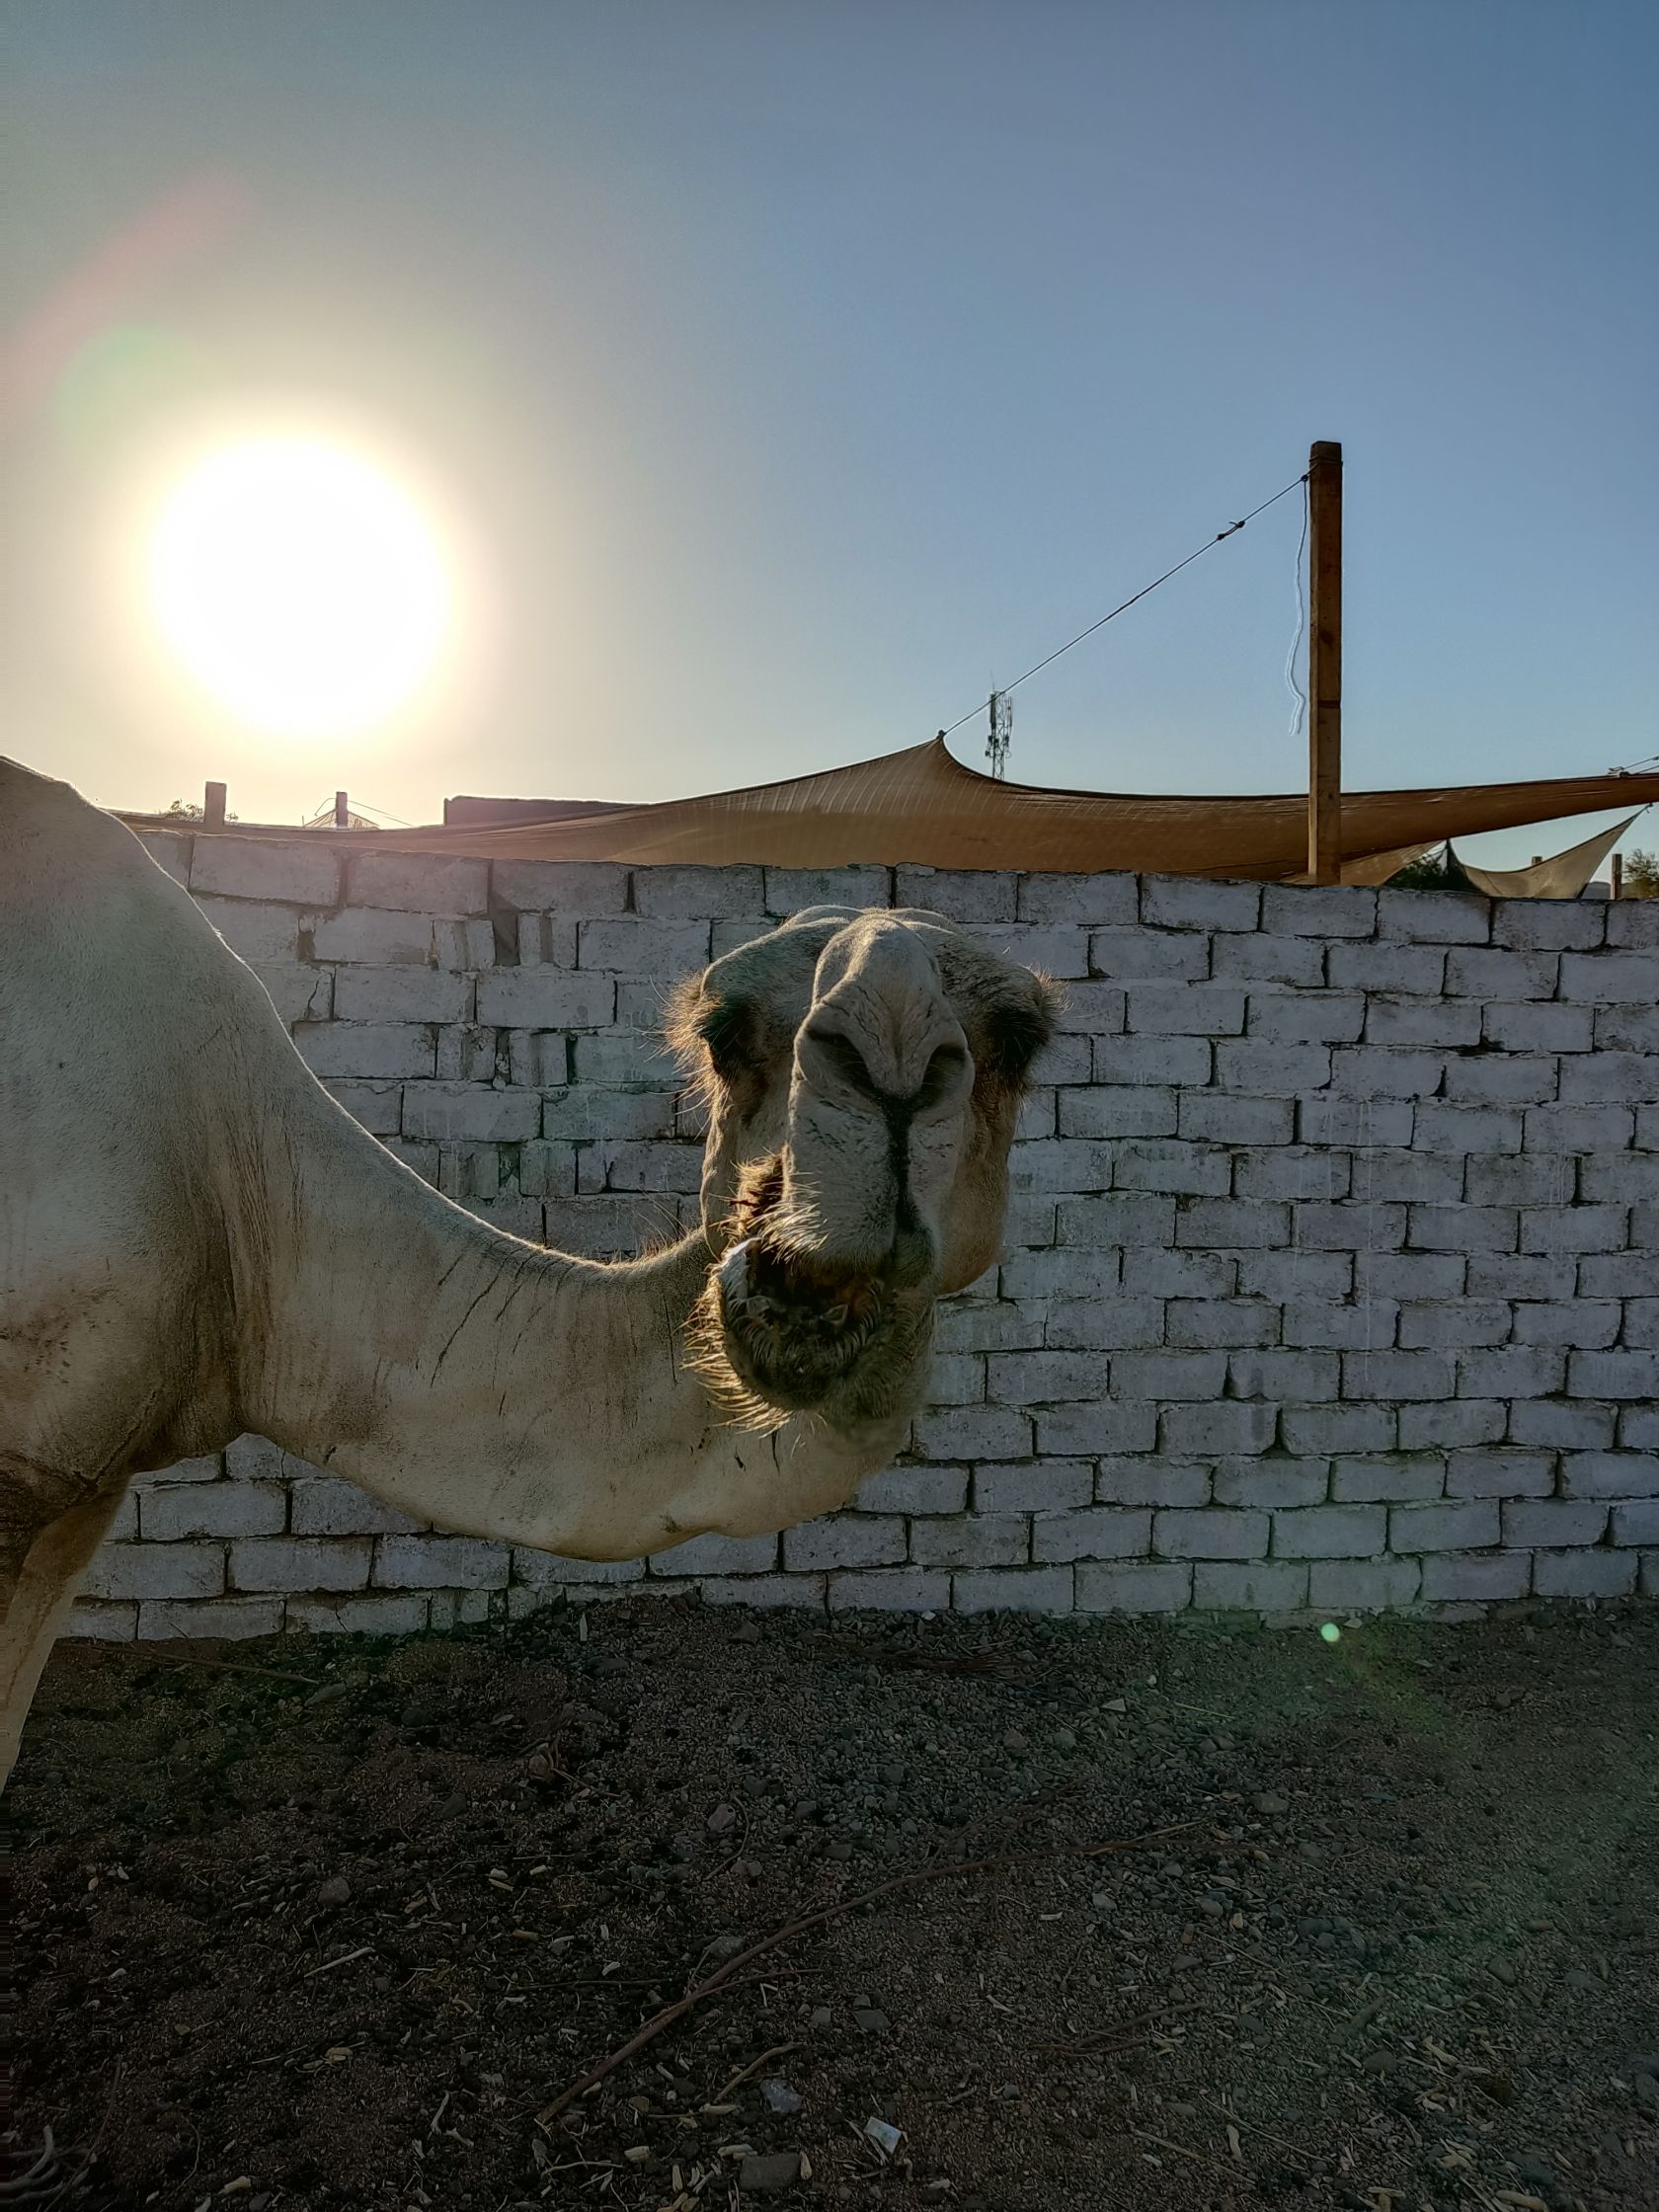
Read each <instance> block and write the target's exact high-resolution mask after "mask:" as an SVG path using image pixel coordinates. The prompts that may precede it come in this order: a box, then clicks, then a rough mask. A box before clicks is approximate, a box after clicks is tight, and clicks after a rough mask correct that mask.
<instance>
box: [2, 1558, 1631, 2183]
mask: <svg viewBox="0 0 1659 2212" xmlns="http://www.w3.org/2000/svg"><path fill="white" fill-rule="evenodd" d="M1656 1694H1659V1609H1654V1608H1648V1609H1646V1610H1645V1611H1640V1610H1632V1611H1625V1612H1619V1611H1603V1612H1602V1613H1600V1614H1598V1615H1592V1614H1588V1613H1584V1612H1577V1611H1558V1612H1552V1613H1540V1614H1538V1615H1537V1616H1536V1617H1534V1618H1531V1619H1527V1618H1517V1619H1510V1620H1489V1621H1487V1622H1485V1623H1482V1624H1480V1625H1476V1626H1462V1627H1449V1626H1438V1625H1434V1626H1431V1625H1428V1624H1424V1623H1413V1622H1404V1621H1397V1620H1396V1621H1377V1622H1371V1623H1367V1624H1363V1625H1360V1624H1349V1625H1348V1626H1347V1627H1346V1628H1344V1630H1343V1632H1342V1634H1341V1636H1340V1640H1337V1641H1334V1642H1331V1641H1325V1640H1323V1639H1322V1638H1321V1637H1320V1636H1319V1635H1318V1634H1317V1633H1316V1632H1315V1631H1314V1630H1313V1629H1311V1628H1298V1629H1289V1628H1284V1627H1280V1628H1274V1629H1257V1628H1253V1627H1251V1628H1242V1627H1237V1626H1227V1625H1225V1624H1219V1623H1216V1622H1213V1621H1209V1622H1206V1621H1196V1620H1195V1621H1193V1622H1191V1623H1188V1624H1181V1625H1172V1624H1170V1623H1167V1622H1146V1621H1135V1620H1100V1621H1094V1622H1089V1623H1080V1622H1071V1621H1065V1622H1056V1621H1044V1620H1016V1619H1009V1618H1006V1617H1003V1618H997V1619H994V1620H932V1621H902V1620H890V1619H889V1620H874V1619H870V1618H861V1619H857V1620H840V1621H837V1622H836V1623H835V1625H834V1628H833V1632H832V1633H827V1632H826V1629H825V1625H824V1623H823V1622H822V1620H816V1619H810V1618H806V1617H797V1616H786V1615H781V1614H768V1615H762V1616H758V1617H740V1616H738V1615H735V1614H733V1613H731V1612H726V1611H716V1610H713V1609H708V1608H703V1607H700V1606H696V1605H692V1604H689V1603H686V1602H684V1601H678V1600H675V1601H667V1600H661V1599H659V1600H644V1601H633V1602H630V1603H627V1604H617V1605H609V1606H603V1607H596V1608H593V1610H592V1611H591V1612H589V1613H588V1614H587V1616H586V1617H585V1619H584V1617H583V1616H581V1615H579V1614H577V1613H575V1612H572V1611H563V1610H562V1611H559V1612H555V1613H553V1614H549V1615H544V1616H542V1617H540V1618H538V1619H536V1620H530V1621H527V1622H523V1623H521V1624H518V1625H516V1626H514V1627H512V1628H492V1629H479V1630H476V1631H469V1632H462V1633H459V1634H452V1635H449V1636H434V1637H422V1638H414V1639H411V1640H409V1641H406V1642H401V1643H378V1644H373V1643H360V1642H345V1641H342V1640H337V1639H327V1640H322V1639H319V1640H317V1641H298V1640H296V1639H294V1638H292V1637H290V1638H287V1639H285V1640H282V1641H280V1642H276V1641H274V1642H270V1643H263V1644H261V1643H248V1644H237V1645H227V1646H202V1645H173V1646H162V1645H142V1646H125V1647H120V1648H112V1647H93V1646H69V1647H65V1648H63V1649H61V1650H60V1651H59V1652H58V1654H57V1655H56V1656H55V1658H54V1660H53V1662H52V1666H51V1668H50V1671H49V1673H48V1676H47V1679H46V1682H45V1685H44V1687H43V1689H42V1692H41V1695H40V1700H39V1703H38V1706H37V1709H36V1713H35V1717H34V1720H33V1721H32V1723H31V1726H30V1730H29V1734H28V1739H27V1743H26V1748H25V1755H24V1759H23V1762H22V1765H21V1767H20V1769H19V1772H18V1776H17V1779H16V1783H15V1789H14V1794H13V1795H12V1797H11V1799H10V1800H9V1809H10V1812H11V1814H12V1817H13V1820H14V1822H15V1856H14V1859H13V1874H14V1880H15V1887H16V1904H17V1912H18V1923H17V1925H18V1945H17V1953H18V1960H19V1998H18V2002H17V2004H16V2006H15V2008H14V2021H15V2024H16V2027H17V2030H18V2042H17V2050H18V2091H17V2101H16V2106H15V2110H14V2114H13V2118H14V2121H15V2128H14V2132H13V2134H12V2136H11V2138H10V2140H9V2143H8V2145H7V2149H6V2157H7V2159H8V2161H9V2164H8V2166H7V2167H6V2169H5V2171H6V2172H7V2173H9V2174H10V2175H11V2176H12V2178H11V2179H10V2180H9V2181H7V2182H3V2183H0V2203H4V2204H6V2205H14V2204H15V2205H28V2206H30V2207H31V2212H37V2208H39V2207H41V2206H46V2205H52V2206H62V2207H64V2212H128V2208H132V2212H136V2208H138V2207H147V2206H155V2207H159V2208H160V2212H217V2208H219V2207H221V2206H222V2207H224V2208H225V2212H314V2208H315V2212H320V2208H323V2207H340V2206H347V2207H354V2208H356V2207H360V2208H362V2212H379V2208H381V2207H391V2206H403V2205H415V2206H420V2207H435V2208H437V2212H511V2208H514V2207H526V2206H537V2207H540V2206H545V2205H551V2206H573V2207H587V2206H593V2207H597V2208H599V2212H615V2208H618V2207H625V2208H627V2212H661V2208H672V2212H730V2208H732V2207H734V2206H736V2207H740V2208H742V2207H746V2206H748V2205H749V2204H750V2203H751V2202H754V2203H756V2204H759V2203H768V2204H769V2203H777V2204H779V2205H781V2206H798V2207H830V2206H842V2205H850V2206H855V2207H862V2206H871V2207H876V2206H879V2207H881V2208H882V2212H911V2208H915V2207H921V2206H930V2205H942V2206H946V2207H950V2208H952V2212H965V2208H978V2212H1114V2208H1117V2207H1135V2208H1138V2212H1145V2208H1150V2207H1158V2208H1160V2212H1168V2208H1187V2207H1193V2208H1207V2212H1210V2208H1213V2212H1244V2208H1247V2207H1248V2208H1252V2212H1253V2208H1256V2207H1262V2206H1270V2205H1271V2206H1277V2207H1284V2206H1287V2205H1288V2206H1306V2207H1309V2208H1317V2207H1324V2206H1351V2207H1357V2208H1361V2212H1418V2208H1419V2207H1434V2208H1436V2212H1439V2208H1441V2207H1448V2208H1450V2207H1459V2208H1462V2207H1481V2208H1484V2212H1493V2208H1497V2207H1501V2208H1502V2212H1543V2208H1549V2212H1557V2208H1567V2207H1584V2208H1597V2212H1601V2208H1606V2212H1615V2208H1617V2212H1636V2208H1641V2207H1655V2206H1659V1695H1656ZM985 1860H991V1861H993V1862H994V1863H992V1864H990V1865H983V1864H982V1865H979V1866H978V1870H970V1869H971V1868H972V1867H974V1866H975V1864H976V1863H977V1862H981V1861H985ZM911 1876H919V1877H920V1878H919V1879H910V1878H909V1877H911ZM883 1883H888V1884H893V1885H894V1886H892V1887H890V1888H889V1889H888V1891H887V1893H886V1894H885V1895H882V1896H879V1897H878V1898H877V1899H876V1900H875V1901H874V1902H873V1903H870V1904H868V1905H863V1906H856V1907H855V1908H854V1909H852V1910H850V1911H845V1912H842V1911H839V1910H838V1908H840V1907H842V1906H846V1905H849V1904H850V1903H851V1901H853V1900H854V1899H856V1898H858V1897H859V1896H860V1895H861V1894H862V1893H865V1892H867V1891H870V1890H872V1889H876V1888H878V1886H879V1885H881V1884H883ZM820 1912H825V1913H827V1917H824V1918H822V1919H820V1920H819V1921H818V1922H817V1924H816V1925H813V1926H809V1927H807V1928H805V1929H803V1930H801V1931H800V1932H799V1933H796V1934H794V1935H791V1936H788V1937H787V1938H786V1939H784V1940H781V1941H778V1942H775V1943H774V1944H772V1945H771V1947H769V1948H767V1949H764V1950H756V1949H755V1948H754V1946H756V1945H757V1944H759V1943H760V1942H761V1941H762V1939H763V1938H765V1937H766V1936H768V1935H771V1934H775V1933H776V1932H778V1931H780V1930H783V1929H785V1928H786V1927H788V1925H789V1924H791V1923H792V1922H796V1921H799V1920H802V1919H805V1918H807V1917H808V1916H810V1915H813V1914H815V1913H820ZM751 1953H752V1955H751ZM711 1981H712V1982H713V1984H714V1986H713V1987H712V1988H711V1989H710V1990H709V1991H708V1993H707V1994H706V1995H705V1996H703V1997H702V1998H701V1999H700V2001H698V2002H697V2003H696V2004H694V2005H693V2006H692V2007H691V2008H690V2009H689V2010H687V2011H685V2012H684V2013H682V2014H680V2015H678V2016H677V2017H674V2018H672V2019H671V2020H670V2021H669V2022H668V2024H666V2025H664V2026H662V2028H661V2032H659V2033H657V2034H655V2036H653V2037H651V2038H650V2039H648V2040H645V2041H644V2042H643V2043H642V2044H641V2046H640V2047H639V2048H638V2050H637V2051H636V2053H635V2054H634V2055H632V2056H630V2057H628V2058H626V2059H625V2060H624V2061H623V2063H621V2064H620V2065H617V2066H615V2067H614V2068H613V2069H612V2070H611V2071H610V2072H608V2073H607V2074H605V2075H604V2076H603V2078H602V2080H600V2081H599V2082H598V2083H597V2085H596V2086H594V2087H593V2088H592V2089H591V2090H590V2091H589V2092H588V2094H581V2086H582V2084H583V2083H584V2080H585V2078H586V2077H587V2076H588V2075H589V2074H590V2073H591V2072H592V2071H593V2070H594V2069H595V2068H597V2067H598V2066H599V2065H600V2064H601V2063H602V2062H603V2061H604V2060H605V2059H606V2057H607V2056H608V2055H609V2054H611V2053H613V2052H615V2051H617V2050H619V2049H620V2048H621V2047H622V2046H623V2045H624V2044H626V2043H627V2042H628V2040H629V2039H630V2038H631V2037H634V2036H635V2035H636V2034H637V2032H638V2031H639V2030H640V2029H641V2027H642V2025H644V2024H646V2023H649V2022H651V2021H653V2020H654V2019H656V2018H657V2017H658V2015H662V2014H663V2013H664V2012H665V2011H667V2010H669V2009H671V2008H672V2007H673V2006H674V2005H675V2004H676V2003H677V2002H678V2001H679V2000H680V1999H681V1998H682V1997H683V1996H684V1995H685V1994H686V1993H687V1992H688V1991H690V1990H693V1989H695V1988H697V1987H698V1986H699V1985H706V1984H708V1983H710V1982H711ZM573 2091H574V2092H577V2094H574V2095H573V2094H570V2093H572V2092H573ZM538 2115H540V2117H539V2119H538ZM48 2127H49V2129H50V2131H51V2146H52V2147H51V2149H50V2151H49V2153H48V2152H46V2151H45V2149H44V2134H43V2131H44V2130H45V2129H47V2128H48ZM32 2167H33V2169H34V2171H33V2175H32V2177H31V2178H22V2176H24V2175H26V2174H27V2173H28V2172H29V2170H30V2169H31V2168H32Z"/></svg>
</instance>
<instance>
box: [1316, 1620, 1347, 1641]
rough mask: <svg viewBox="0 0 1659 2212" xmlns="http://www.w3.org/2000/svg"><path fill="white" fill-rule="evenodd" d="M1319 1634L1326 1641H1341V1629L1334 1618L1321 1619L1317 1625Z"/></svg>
mask: <svg viewBox="0 0 1659 2212" xmlns="http://www.w3.org/2000/svg"><path fill="white" fill-rule="evenodd" d="M1319 1634H1320V1636H1321V1638H1322V1639H1323V1640H1324V1642H1326V1643H1340V1642H1341V1641H1342V1630H1341V1629H1340V1628H1339V1627H1338V1626H1337V1624H1336V1622H1335V1621H1334V1620H1326V1621H1322V1622H1321V1623H1320V1626H1319Z"/></svg>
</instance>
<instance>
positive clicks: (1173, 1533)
mask: <svg viewBox="0 0 1659 2212" xmlns="http://www.w3.org/2000/svg"><path fill="white" fill-rule="evenodd" d="M1271 1526H1272V1524H1271V1522H1270V1520H1269V1518H1268V1516H1267V1515H1266V1514H1265V1513H1241V1512H1237V1511H1234V1510H1231V1509H1228V1508H1226V1507H1223V1506H1207V1507H1205V1508H1204V1510H1203V1511H1202V1512H1199V1513H1187V1512H1183V1511H1182V1510H1181V1509H1180V1508H1179V1507H1173V1508H1171V1509H1169V1510H1168V1511H1166V1512H1163V1513H1159V1514H1156V1515H1155V1516H1154V1517H1153V1521H1152V1549H1153V1550H1154V1551H1157V1552H1160V1553H1162V1555H1163V1556H1164V1557H1165V1558H1170V1559H1260V1558H1263V1557H1265V1555H1266V1552H1267V1540H1268V1532H1269V1530H1270V1528H1271Z"/></svg>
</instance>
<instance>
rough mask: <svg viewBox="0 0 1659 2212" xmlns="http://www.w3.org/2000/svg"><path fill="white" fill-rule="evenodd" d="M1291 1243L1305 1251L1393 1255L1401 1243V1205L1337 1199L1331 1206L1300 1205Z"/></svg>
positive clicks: (1403, 1218) (1404, 1223)
mask: <svg viewBox="0 0 1659 2212" xmlns="http://www.w3.org/2000/svg"><path fill="white" fill-rule="evenodd" d="M1294 1222H1295V1243H1296V1247H1297V1249H1298V1250H1299V1251H1309V1252H1397V1251H1398V1250H1399V1249H1400V1248H1401V1246H1402V1245H1403V1244H1404V1243H1405V1228H1406V1210H1405V1208H1404V1207H1403V1206H1387V1205H1381V1204H1377V1203H1374V1202H1370V1201H1348V1200H1338V1202H1337V1203H1336V1204H1335V1205H1334V1206H1325V1205H1320V1204H1316V1203H1312V1202H1306V1201H1304V1203H1302V1204H1300V1205H1299V1206H1298V1207H1297V1209H1296V1213H1295V1216H1294Z"/></svg>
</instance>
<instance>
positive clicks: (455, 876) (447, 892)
mask: <svg viewBox="0 0 1659 2212" xmlns="http://www.w3.org/2000/svg"><path fill="white" fill-rule="evenodd" d="M316 903H317V904H318V905H319V906H332V905H333V904H334V901H333V900H332V899H319V900H318V901H317V902H316ZM346 903H347V905H348V906H352V907H391V908H394V909H398V910H400V911H407V910H408V909H411V908H419V909H424V910H425V911H426V912H428V913H435V914H482V913H487V912H488V911H489V906H490V864H489V862H488V861H487V860H463V859H460V858H458V857H457V856H456V855H454V854H452V853H438V852H383V851H382V852H357V853H353V854H352V856H351V858H350V859H349V861H348V862H347V867H346Z"/></svg>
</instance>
